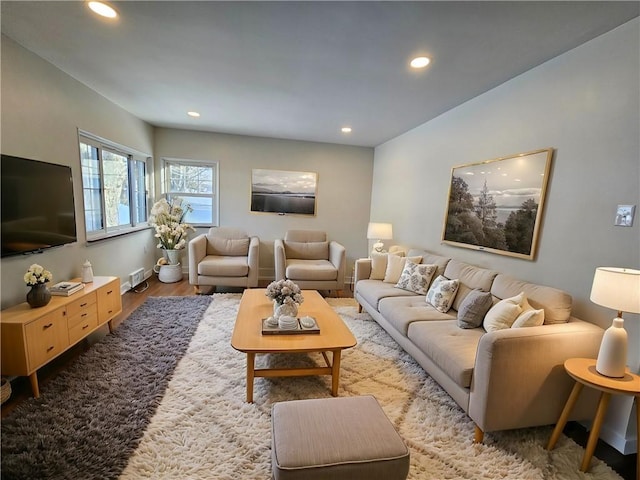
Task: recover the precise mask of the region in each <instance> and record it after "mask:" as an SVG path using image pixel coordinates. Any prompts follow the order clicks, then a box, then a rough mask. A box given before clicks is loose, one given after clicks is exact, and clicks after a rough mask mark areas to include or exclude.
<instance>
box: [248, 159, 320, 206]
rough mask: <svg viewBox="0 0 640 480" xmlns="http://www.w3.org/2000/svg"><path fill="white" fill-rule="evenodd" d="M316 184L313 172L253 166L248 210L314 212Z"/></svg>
mask: <svg viewBox="0 0 640 480" xmlns="http://www.w3.org/2000/svg"><path fill="white" fill-rule="evenodd" d="M317 185H318V175H317V174H316V173H314V172H294V171H288V170H265V169H254V170H253V171H252V173H251V211H252V212H272V213H279V214H281V215H284V214H298V215H315V214H316V189H317Z"/></svg>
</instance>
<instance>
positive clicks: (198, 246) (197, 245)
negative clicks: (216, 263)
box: [189, 233, 207, 285]
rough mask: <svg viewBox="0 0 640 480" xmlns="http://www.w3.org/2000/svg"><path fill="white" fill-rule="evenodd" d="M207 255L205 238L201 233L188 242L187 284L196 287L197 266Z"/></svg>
mask: <svg viewBox="0 0 640 480" xmlns="http://www.w3.org/2000/svg"><path fill="white" fill-rule="evenodd" d="M206 255H207V236H206V235H205V234H204V233H203V234H201V235H198V236H197V237H195V238H193V239H192V240H191V241H190V242H189V283H190V284H191V285H198V264H199V263H200V262H201V261H202V259H203V258H204V257H205V256H206Z"/></svg>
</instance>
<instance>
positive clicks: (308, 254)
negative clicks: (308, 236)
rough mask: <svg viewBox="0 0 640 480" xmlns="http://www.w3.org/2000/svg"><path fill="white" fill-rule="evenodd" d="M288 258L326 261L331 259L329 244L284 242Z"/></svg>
mask: <svg viewBox="0 0 640 480" xmlns="http://www.w3.org/2000/svg"><path fill="white" fill-rule="evenodd" d="M284 251H285V255H286V256H287V258H297V259H301V260H326V259H328V258H329V242H291V241H288V240H285V241H284Z"/></svg>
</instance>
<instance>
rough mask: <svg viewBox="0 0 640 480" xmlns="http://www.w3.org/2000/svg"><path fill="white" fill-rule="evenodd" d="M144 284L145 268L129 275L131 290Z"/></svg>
mask: <svg viewBox="0 0 640 480" xmlns="http://www.w3.org/2000/svg"><path fill="white" fill-rule="evenodd" d="M142 282H144V268H139V269H138V270H135V271H133V272H131V273H130V274H129V283H130V284H131V288H134V287H137V286H138V285H140V284H141V283H142Z"/></svg>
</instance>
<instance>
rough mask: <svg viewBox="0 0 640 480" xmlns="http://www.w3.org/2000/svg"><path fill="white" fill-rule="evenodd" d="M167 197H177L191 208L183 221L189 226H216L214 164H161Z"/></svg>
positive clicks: (216, 208)
mask: <svg viewBox="0 0 640 480" xmlns="http://www.w3.org/2000/svg"><path fill="white" fill-rule="evenodd" d="M164 175H165V176H164V179H165V182H164V183H165V192H166V194H167V197H168V198H169V199H171V197H180V198H182V200H183V204H189V205H191V208H193V211H191V212H189V213H188V214H187V215H186V217H185V221H186V222H187V223H190V224H192V225H207V226H217V225H218V163H217V162H205V161H198V160H175V159H171V160H170V159H165V160H164Z"/></svg>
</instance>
